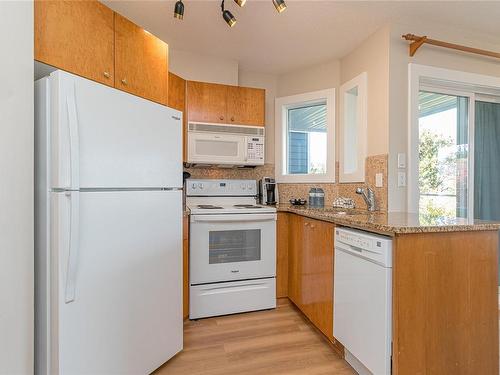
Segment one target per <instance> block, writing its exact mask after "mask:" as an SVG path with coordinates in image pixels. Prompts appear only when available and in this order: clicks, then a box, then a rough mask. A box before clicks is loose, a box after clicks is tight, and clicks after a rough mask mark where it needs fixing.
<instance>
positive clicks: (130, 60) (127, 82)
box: [115, 13, 168, 105]
mask: <svg viewBox="0 0 500 375" xmlns="http://www.w3.org/2000/svg"><path fill="white" fill-rule="evenodd" d="M115 74H116V79H115V82H116V84H115V86H116V88H118V89H120V90H123V91H126V92H129V93H131V94H134V95H137V96H141V97H143V98H146V99H149V100H152V101H155V102H158V103H161V104H165V105H167V103H168V45H167V44H166V43H165V42H163V41H162V40H160V39H158V38H157V37H155V36H154V35H152V34H150V33H149V32H147V31H145V30H144V29H141V28H140V27H139V26H137V25H136V24H134V23H132V22H130V21H129V20H128V19H126V18H125V17H123V16H120V15H119V14H117V13H116V14H115Z"/></svg>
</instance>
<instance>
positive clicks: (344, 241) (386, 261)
mask: <svg viewBox="0 0 500 375" xmlns="http://www.w3.org/2000/svg"><path fill="white" fill-rule="evenodd" d="M335 248H339V249H342V250H344V251H348V252H351V253H353V254H354V253H356V254H359V255H361V256H363V257H364V258H366V259H369V260H373V261H375V262H377V263H381V264H383V265H385V266H386V267H391V266H392V239H391V238H390V237H386V236H381V235H378V234H372V233H368V232H364V231H361V230H356V229H347V228H345V229H344V228H337V229H336V230H335Z"/></svg>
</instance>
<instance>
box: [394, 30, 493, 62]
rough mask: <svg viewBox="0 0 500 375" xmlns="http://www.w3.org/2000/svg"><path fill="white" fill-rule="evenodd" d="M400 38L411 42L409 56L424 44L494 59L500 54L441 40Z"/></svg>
mask: <svg viewBox="0 0 500 375" xmlns="http://www.w3.org/2000/svg"><path fill="white" fill-rule="evenodd" d="M401 37H402V38H403V39H406V40H409V41H411V43H410V56H413V55H415V52H417V50H418V49H419V48H420V47H422V45H423V44H424V43H427V44H431V45H433V46H438V47H444V48H450V49H455V50H458V51H462V52H469V53H475V54H477V55H483V56H488V57H494V58H497V59H500V53H498V52H492V51H487V50H484V49H479V48H473V47H467V46H461V45H460V44H454V43H448V42H443V41H441V40H435V39H429V38H427V36H418V35H414V34H405V35H402V36H401Z"/></svg>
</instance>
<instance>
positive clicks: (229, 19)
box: [220, 0, 236, 27]
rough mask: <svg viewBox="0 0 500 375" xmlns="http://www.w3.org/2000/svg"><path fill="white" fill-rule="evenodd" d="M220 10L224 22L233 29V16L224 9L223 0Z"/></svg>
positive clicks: (234, 20) (234, 19)
mask: <svg viewBox="0 0 500 375" xmlns="http://www.w3.org/2000/svg"><path fill="white" fill-rule="evenodd" d="M220 8H221V9H222V18H224V21H226V23H227V24H228V25H229V27H233V26H234V25H236V18H234V16H233V14H232V13H231V12H230V11H228V10H227V9H224V0H222V2H221V3H220Z"/></svg>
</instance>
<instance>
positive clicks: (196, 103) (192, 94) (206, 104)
mask: <svg viewBox="0 0 500 375" xmlns="http://www.w3.org/2000/svg"><path fill="white" fill-rule="evenodd" d="M227 94H228V86H226V85H218V84H214V83H206V82H195V81H188V83H187V117H188V120H189V121H199V122H214V123H222V124H227V123H228V122H229V120H228V119H227Z"/></svg>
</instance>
